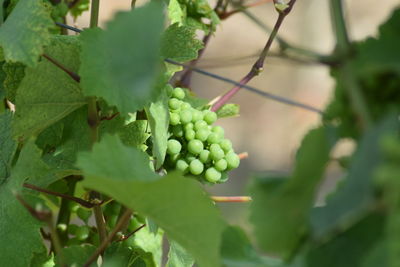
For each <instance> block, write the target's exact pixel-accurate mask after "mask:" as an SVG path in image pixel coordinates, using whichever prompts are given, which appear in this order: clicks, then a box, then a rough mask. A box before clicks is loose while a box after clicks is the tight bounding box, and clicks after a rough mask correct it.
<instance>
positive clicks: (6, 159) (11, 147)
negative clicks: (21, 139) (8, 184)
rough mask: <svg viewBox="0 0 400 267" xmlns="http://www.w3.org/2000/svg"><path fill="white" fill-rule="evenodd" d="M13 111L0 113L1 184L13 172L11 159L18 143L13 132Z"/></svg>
mask: <svg viewBox="0 0 400 267" xmlns="http://www.w3.org/2000/svg"><path fill="white" fill-rule="evenodd" d="M11 120H12V114H11V112H5V113H3V114H0V147H1V149H0V185H1V184H2V182H3V180H4V179H5V178H6V177H8V176H9V175H10V173H11V161H12V158H13V157H14V154H15V151H16V149H17V144H16V143H15V141H14V140H13V139H12V134H11Z"/></svg>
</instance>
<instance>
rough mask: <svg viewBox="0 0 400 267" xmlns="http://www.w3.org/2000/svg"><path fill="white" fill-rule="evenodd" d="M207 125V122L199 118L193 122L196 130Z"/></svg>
mask: <svg viewBox="0 0 400 267" xmlns="http://www.w3.org/2000/svg"><path fill="white" fill-rule="evenodd" d="M207 127H208V124H207V122H205V121H203V120H199V121H196V122H195V123H194V129H195V130H196V131H198V130H200V129H201V128H207Z"/></svg>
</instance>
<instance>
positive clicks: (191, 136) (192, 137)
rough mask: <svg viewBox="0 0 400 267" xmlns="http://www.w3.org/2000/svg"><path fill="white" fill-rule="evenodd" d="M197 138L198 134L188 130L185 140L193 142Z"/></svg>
mask: <svg viewBox="0 0 400 267" xmlns="http://www.w3.org/2000/svg"><path fill="white" fill-rule="evenodd" d="M195 136H196V132H195V131H193V130H188V131H186V133H185V138H186V140H188V141H190V140H193V139H194V138H195Z"/></svg>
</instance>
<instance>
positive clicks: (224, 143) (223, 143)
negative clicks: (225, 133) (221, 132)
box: [219, 139, 232, 152]
mask: <svg viewBox="0 0 400 267" xmlns="http://www.w3.org/2000/svg"><path fill="white" fill-rule="evenodd" d="M219 146H220V147H221V148H222V149H223V150H224V151H225V152H229V151H230V150H232V142H231V141H230V140H228V139H224V140H222V141H221V143H219Z"/></svg>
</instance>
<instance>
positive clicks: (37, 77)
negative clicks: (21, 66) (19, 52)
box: [14, 36, 86, 138]
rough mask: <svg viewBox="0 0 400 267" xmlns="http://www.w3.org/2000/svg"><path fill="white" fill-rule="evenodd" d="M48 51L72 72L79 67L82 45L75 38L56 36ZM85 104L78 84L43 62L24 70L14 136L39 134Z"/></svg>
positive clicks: (59, 70)
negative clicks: (80, 46)
mask: <svg viewBox="0 0 400 267" xmlns="http://www.w3.org/2000/svg"><path fill="white" fill-rule="evenodd" d="M45 52H46V54H48V55H49V56H50V57H52V58H54V59H55V60H57V61H58V62H60V63H61V64H62V65H63V66H65V67H66V68H67V69H69V70H71V71H75V72H76V71H77V69H78V68H79V58H78V56H77V55H79V42H78V40H77V38H76V37H74V36H57V37H54V38H53V39H52V42H51V44H50V45H49V46H48V47H47V48H46V50H45ZM85 103H86V101H85V98H84V97H83V95H82V93H81V89H80V88H79V84H78V83H77V82H76V81H75V80H73V79H72V78H71V77H70V76H69V75H68V74H66V73H65V72H64V71H62V70H61V69H59V68H58V67H56V66H55V65H54V64H52V63H50V62H49V61H48V60H46V59H43V60H42V61H41V62H40V63H39V64H38V65H37V67H35V68H27V69H25V78H24V79H23V80H22V82H21V84H20V86H19V88H18V92H17V97H16V106H17V109H16V113H15V122H14V134H15V135H16V136H18V137H22V138H26V137H28V136H31V135H36V134H38V133H40V132H41V131H42V130H43V129H45V128H47V127H48V126H50V125H51V124H53V123H55V122H57V121H59V120H61V119H62V118H64V117H65V116H67V115H68V114H69V113H71V112H73V111H74V110H76V109H78V108H79V107H81V106H82V105H84V104H85Z"/></svg>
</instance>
